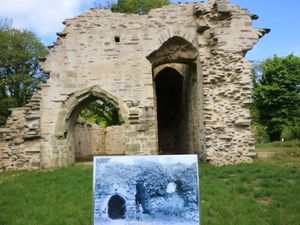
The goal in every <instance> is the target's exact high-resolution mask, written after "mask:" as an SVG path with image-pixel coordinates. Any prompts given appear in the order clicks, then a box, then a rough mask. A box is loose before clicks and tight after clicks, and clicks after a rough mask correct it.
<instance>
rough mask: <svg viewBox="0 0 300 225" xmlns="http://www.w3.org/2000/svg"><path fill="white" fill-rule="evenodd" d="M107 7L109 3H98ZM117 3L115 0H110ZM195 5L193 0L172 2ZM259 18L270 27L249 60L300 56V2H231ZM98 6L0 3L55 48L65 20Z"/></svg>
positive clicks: (1, 11)
mask: <svg viewBox="0 0 300 225" xmlns="http://www.w3.org/2000/svg"><path fill="white" fill-rule="evenodd" d="M97 1H98V2H99V3H100V4H103V5H105V4H106V2H107V0H97ZM108 1H110V2H114V0H108ZM177 2H182V3H184V2H195V1H192V0H181V1H179V0H172V3H177ZM230 2H231V3H232V4H237V5H240V6H241V7H242V8H247V9H248V10H249V11H250V12H251V13H253V14H256V15H258V16H259V19H258V20H256V21H254V22H253V25H254V27H256V28H270V29H271V32H270V33H269V34H267V35H265V36H264V37H263V38H262V39H261V40H260V41H259V42H258V44H257V45H256V46H255V47H254V48H253V49H252V50H251V51H249V52H248V53H247V55H246V58H248V59H249V60H252V61H262V60H264V59H266V58H269V57H273V56H274V55H275V54H276V55H278V56H286V55H288V54H291V53H293V54H294V55H296V56H300V0H285V1H276V0H230ZM94 6H95V0H0V18H2V19H3V18H10V19H12V20H13V26H14V27H16V28H21V29H27V30H31V31H33V32H35V33H36V34H37V35H38V36H39V37H40V38H41V41H42V42H43V43H44V44H45V45H52V43H53V42H54V41H55V40H56V33H57V32H61V31H62V30H63V28H64V26H63V25H62V21H63V20H64V19H67V18H72V17H74V16H77V15H79V14H80V13H82V12H84V11H86V10H88V9H89V8H91V7H94Z"/></svg>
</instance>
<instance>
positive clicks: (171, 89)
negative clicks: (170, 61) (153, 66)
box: [155, 67, 183, 154]
mask: <svg viewBox="0 0 300 225" xmlns="http://www.w3.org/2000/svg"><path fill="white" fill-rule="evenodd" d="M155 87H156V104H157V120H158V145H159V153H160V154H176V153H181V150H180V148H181V146H182V144H181V142H182V140H181V135H180V131H181V126H182V123H181V112H182V110H181V109H182V92H183V76H182V75H181V74H180V73H179V72H177V70H175V69H173V68H170V67H166V68H164V69H162V70H161V71H160V72H159V73H158V74H157V75H156V77H155Z"/></svg>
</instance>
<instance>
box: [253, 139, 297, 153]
mask: <svg viewBox="0 0 300 225" xmlns="http://www.w3.org/2000/svg"><path fill="white" fill-rule="evenodd" d="M256 150H257V151H259V152H261V151H269V152H298V153H300V141H299V140H294V141H275V142H271V143H258V144H256Z"/></svg>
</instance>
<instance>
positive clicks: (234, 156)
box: [0, 0, 268, 171]
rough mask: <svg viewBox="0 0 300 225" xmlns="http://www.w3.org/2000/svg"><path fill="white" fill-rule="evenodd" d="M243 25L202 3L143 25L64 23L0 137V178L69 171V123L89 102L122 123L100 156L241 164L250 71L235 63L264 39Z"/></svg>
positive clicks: (101, 13)
mask: <svg viewBox="0 0 300 225" xmlns="http://www.w3.org/2000/svg"><path fill="white" fill-rule="evenodd" d="M253 19H257V16H256V15H253V14H250V13H249V12H248V11H247V10H246V9H242V8H241V7H239V6H236V5H231V4H230V3H229V2H228V1H226V0H209V1H207V2H197V3H186V4H171V5H168V6H164V7H162V8H159V9H154V10H151V11H150V12H149V14H148V15H135V14H122V13H112V12H111V11H110V10H104V9H90V10H89V11H87V12H85V13H83V14H81V15H79V16H77V17H75V18H73V19H67V20H65V21H64V24H65V29H64V30H63V31H62V32H60V33H57V35H58V38H57V41H56V43H55V44H54V45H53V46H51V47H50V51H49V54H48V56H47V57H46V59H44V60H43V62H41V65H42V69H43V71H44V72H45V73H47V74H49V79H48V80H47V82H46V83H45V84H41V85H40V87H39V90H38V91H37V92H36V93H35V94H34V95H33V97H32V98H31V99H30V101H29V102H28V104H27V105H25V106H24V107H23V108H18V109H13V111H12V115H11V116H10V117H9V119H8V121H7V124H6V127H5V128H1V129H0V157H1V159H0V171H5V170H8V169H40V168H50V167H59V166H67V165H71V164H73V163H74V162H75V159H76V151H77V150H76V148H77V147H76V143H78V137H77V136H76V132H75V130H76V128H75V127H76V126H75V125H76V123H77V118H78V115H79V113H80V111H81V110H82V109H83V108H84V107H86V105H87V104H89V103H90V102H92V101H94V100H97V99H101V100H105V101H108V102H110V103H112V104H113V105H115V107H117V108H118V109H119V112H120V114H121V115H122V117H123V119H124V121H125V123H124V124H123V125H122V126H123V129H117V130H114V129H112V130H107V131H106V132H107V135H108V136H107V137H106V139H108V140H112V141H108V142H106V143H105V146H106V147H105V148H107V151H108V154H126V155H154V154H182V153H184V154H191V153H196V154H198V155H199V158H200V159H202V160H204V161H208V162H210V163H212V164H214V165H225V164H235V163H248V162H251V161H252V158H253V156H255V146H254V143H255V140H254V136H253V134H252V131H251V118H250V112H249V108H250V105H251V88H252V87H251V73H250V69H251V63H250V62H248V61H247V60H246V59H245V58H244V56H245V54H246V52H247V51H248V50H250V49H251V48H252V47H253V46H254V44H255V43H256V42H257V41H258V40H259V38H261V37H262V36H263V35H264V34H265V33H267V32H268V29H255V28H253V27H252V20H253ZM91 129H92V128H91ZM97 132H98V133H99V135H100V136H101V134H100V133H101V132H100V131H99V130H98V131H97ZM97 132H96V131H95V133H97ZM92 133H93V132H92ZM119 136H120V139H118V138H116V137H119ZM74 139H75V140H74ZM94 144H95V143H94ZM98 144H99V145H101V143H100V142H99V143H98ZM103 145H104V144H103V143H102V146H103ZM170 146H171V147H170ZM91 151H92V150H91ZM97 154H102V153H101V151H100V149H99V151H98V153H95V155H97Z"/></svg>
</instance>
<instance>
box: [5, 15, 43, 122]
mask: <svg viewBox="0 0 300 225" xmlns="http://www.w3.org/2000/svg"><path fill="white" fill-rule="evenodd" d="M0 25H1V26H0V125H3V124H4V123H5V121H6V118H7V117H8V116H9V114H10V112H9V108H12V107H20V106H23V105H24V104H25V102H26V100H27V99H28V98H29V97H30V96H31V95H32V93H33V92H34V91H35V90H36V88H37V85H38V84H39V83H41V82H43V81H45V79H46V75H45V74H43V73H41V71H40V67H39V59H40V58H43V57H45V55H46V54H47V50H46V47H45V46H44V45H43V44H42V43H41V42H40V40H39V39H38V37H37V36H36V35H35V34H34V33H32V32H30V31H26V30H19V29H15V28H12V27H11V22H9V21H8V20H5V21H4V22H3V20H2V22H0Z"/></svg>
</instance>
